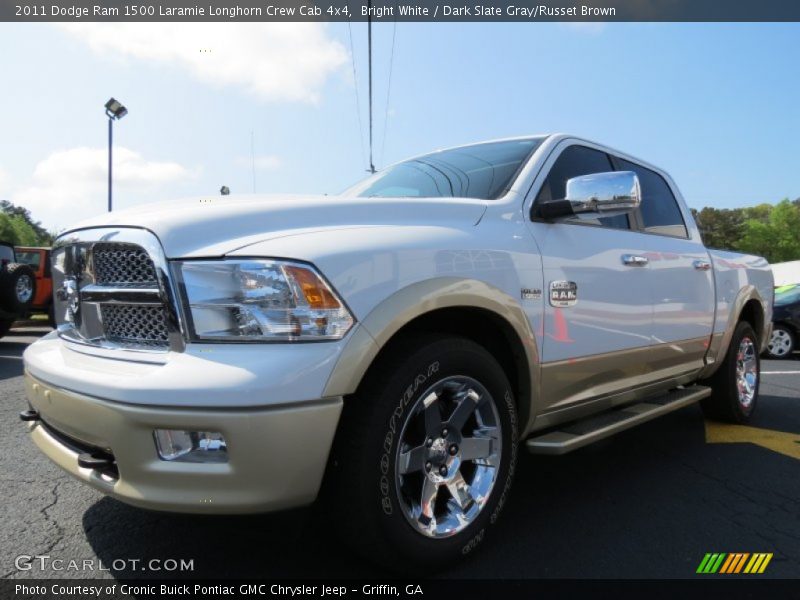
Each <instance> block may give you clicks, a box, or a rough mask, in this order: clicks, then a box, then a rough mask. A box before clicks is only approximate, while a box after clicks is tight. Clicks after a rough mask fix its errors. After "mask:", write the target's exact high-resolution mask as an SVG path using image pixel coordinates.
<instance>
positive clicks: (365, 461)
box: [326, 335, 517, 570]
mask: <svg viewBox="0 0 800 600" xmlns="http://www.w3.org/2000/svg"><path fill="white" fill-rule="evenodd" d="M516 452H517V416H516V408H515V405H514V399H513V395H512V392H511V387H510V385H509V383H508V380H507V378H506V376H505V373H504V372H503V370H502V368H501V367H500V366H499V365H498V364H497V362H496V361H495V359H494V358H493V357H492V355H491V354H489V353H488V352H487V351H486V350H485V349H483V348H482V347H481V346H479V345H477V344H475V343H474V342H472V341H470V340H467V339H464V338H456V337H442V336H435V337H433V336H428V335H421V336H415V337H414V338H411V339H408V340H406V341H405V342H404V343H402V344H400V345H399V346H397V347H396V348H395V351H394V352H392V353H391V355H390V356H388V357H385V358H384V359H382V360H381V363H380V364H379V365H378V366H377V368H376V369H373V372H372V374H371V375H370V376H368V380H367V381H365V383H364V384H363V385H362V386H361V389H359V392H358V394H357V396H356V397H354V398H350V399H348V401H347V402H346V403H345V409H344V413H343V416H342V425H341V428H340V430H339V432H338V434H337V440H336V443H335V445H334V450H333V457H332V462H331V469H330V471H329V473H328V478H327V481H326V484H327V486H328V487H329V489H331V490H332V491H333V495H334V502H335V506H336V507H337V508H336V511H337V512H336V514H335V515H333V519H334V521H335V522H336V523H337V525H338V526H339V529H340V530H341V533H342V534H343V536H344V539H345V540H346V541H349V542H351V543H355V545H356V549H357V550H359V551H361V552H362V553H363V554H364V555H365V556H367V557H368V558H370V559H372V560H377V561H379V562H382V563H384V564H386V565H388V566H391V567H393V568H395V569H396V568H398V565H403V566H404V567H406V566H409V565H410V566H414V567H415V568H416V569H422V570H427V569H432V568H437V567H440V566H442V565H444V564H446V563H448V562H450V561H453V560H456V559H458V558H459V557H461V556H463V555H465V554H467V553H469V552H471V551H472V550H473V549H474V548H475V547H476V546H477V545H478V544H480V543H481V542H482V541H483V539H484V537H485V535H486V533H487V532H488V530H490V529H491V528H493V526H494V524H495V522H496V520H497V518H498V515H499V513H500V510H501V509H502V507H503V504H504V503H505V500H506V497H507V494H508V491H509V489H510V486H511V481H512V478H513V473H514V467H515V463H516Z"/></svg>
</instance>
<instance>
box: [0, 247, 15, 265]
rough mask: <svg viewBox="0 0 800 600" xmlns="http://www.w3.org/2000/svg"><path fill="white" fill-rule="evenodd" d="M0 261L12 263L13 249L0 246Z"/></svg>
mask: <svg viewBox="0 0 800 600" xmlns="http://www.w3.org/2000/svg"><path fill="white" fill-rule="evenodd" d="M0 260H4V261H6V262H14V249H13V248H10V247H8V246H5V245H3V244H0Z"/></svg>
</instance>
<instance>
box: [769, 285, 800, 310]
mask: <svg viewBox="0 0 800 600" xmlns="http://www.w3.org/2000/svg"><path fill="white" fill-rule="evenodd" d="M795 302H800V285H796V286H794V287H792V288H791V289H788V290H783V291H781V292H777V293H776V294H775V306H783V305H785V304H794V303H795Z"/></svg>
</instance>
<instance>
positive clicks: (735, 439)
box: [706, 421, 800, 460]
mask: <svg viewBox="0 0 800 600" xmlns="http://www.w3.org/2000/svg"><path fill="white" fill-rule="evenodd" d="M706 443H708V444H742V443H750V444H756V445H757V446H761V447H762V448H766V449H767V450H772V451H773V452H778V453H780V454H783V455H785V456H790V457H791V458H795V459H797V460H800V434H798V433H788V432H785V431H774V430H772V429H760V428H758V427H750V426H748V425H732V424H729V423H717V422H716V421H706Z"/></svg>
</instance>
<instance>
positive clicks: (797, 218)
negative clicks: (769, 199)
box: [737, 198, 800, 263]
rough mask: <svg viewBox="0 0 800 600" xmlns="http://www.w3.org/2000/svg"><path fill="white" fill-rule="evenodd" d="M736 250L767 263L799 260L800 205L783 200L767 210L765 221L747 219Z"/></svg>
mask: <svg viewBox="0 0 800 600" xmlns="http://www.w3.org/2000/svg"><path fill="white" fill-rule="evenodd" d="M737 246H738V248H737V249H738V250H741V251H743V252H750V253H752V254H759V255H761V256H764V257H765V258H766V259H767V260H768V261H769V262H771V263H776V262H784V261H789V260H799V259H800V206H799V205H798V204H797V203H794V202H790V201H789V199H788V198H787V199H785V200H783V201H781V202H780V203H778V204H777V205H776V206H775V207H773V208H772V210H771V211H769V216H768V217H767V219H766V221H762V220H760V219H749V220H747V221H746V222H745V224H744V232H743V235H742V239H741V240H740V242H739V243H738V244H737Z"/></svg>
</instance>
